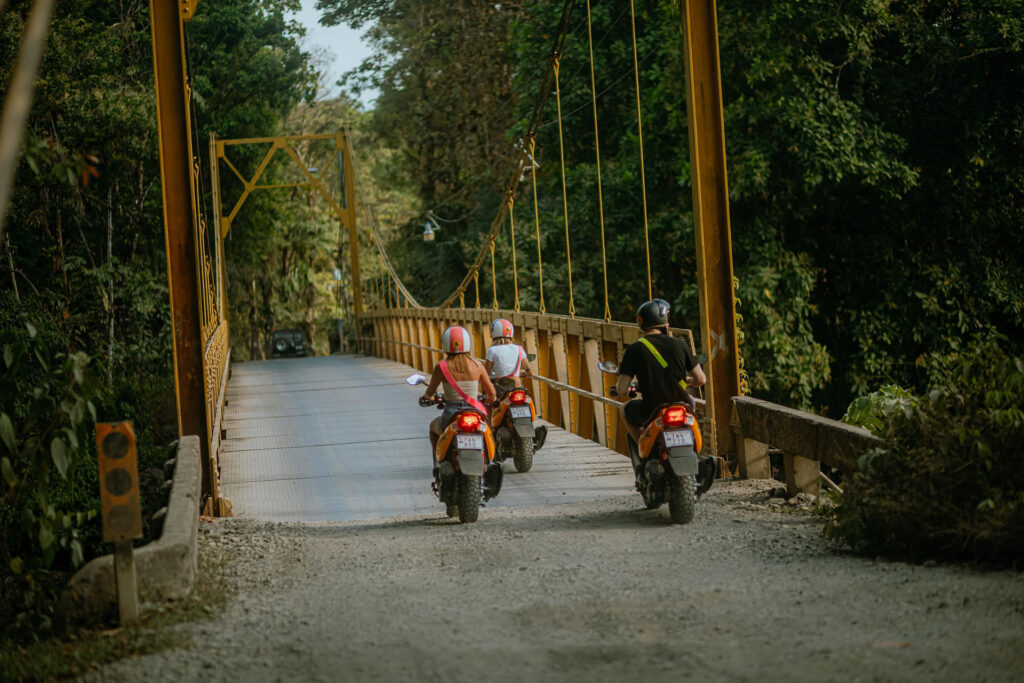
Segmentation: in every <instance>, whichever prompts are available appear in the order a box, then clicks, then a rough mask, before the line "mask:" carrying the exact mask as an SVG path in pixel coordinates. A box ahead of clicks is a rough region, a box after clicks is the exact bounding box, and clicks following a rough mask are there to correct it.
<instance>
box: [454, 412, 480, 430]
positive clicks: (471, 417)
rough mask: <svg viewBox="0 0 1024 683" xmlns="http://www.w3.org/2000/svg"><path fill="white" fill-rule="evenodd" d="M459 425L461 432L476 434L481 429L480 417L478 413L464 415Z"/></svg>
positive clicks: (459, 420) (460, 418)
mask: <svg viewBox="0 0 1024 683" xmlns="http://www.w3.org/2000/svg"><path fill="white" fill-rule="evenodd" d="M457 423H458V427H459V431H460V432H475V431H476V430H477V429H478V428H479V427H480V416H479V415H477V414H476V413H462V414H460V415H459V417H458V418H457Z"/></svg>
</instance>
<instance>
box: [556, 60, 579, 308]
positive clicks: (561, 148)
mask: <svg viewBox="0 0 1024 683" xmlns="http://www.w3.org/2000/svg"><path fill="white" fill-rule="evenodd" d="M560 63H561V55H556V56H555V59H554V63H553V66H554V69H555V103H556V104H557V106H558V155H559V160H560V161H561V165H562V215H563V216H564V217H565V263H566V265H567V266H568V268H569V317H571V318H575V317H576V302H575V301H574V300H573V296H572V252H571V250H570V249H569V198H568V197H567V196H566V194H565V143H564V141H563V139H562V90H561V88H560V87H559V84H558V69H559V64H560Z"/></svg>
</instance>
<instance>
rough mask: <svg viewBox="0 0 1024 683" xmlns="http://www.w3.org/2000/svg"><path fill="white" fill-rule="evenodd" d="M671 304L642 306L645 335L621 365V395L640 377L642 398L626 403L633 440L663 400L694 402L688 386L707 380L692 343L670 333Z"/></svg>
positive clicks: (657, 302) (656, 302)
mask: <svg viewBox="0 0 1024 683" xmlns="http://www.w3.org/2000/svg"><path fill="white" fill-rule="evenodd" d="M669 308H670V306H669V303H668V302H667V301H665V300H664V299H654V300H653V301H648V302H647V303H645V304H643V305H642V306H640V308H638V309H637V312H636V321H637V325H639V326H640V327H641V328H642V329H643V331H644V336H643V337H641V338H640V340H639V341H637V342H634V343H633V344H630V346H629V348H627V349H626V353H625V354H623V356H622V365H620V366H619V381H618V383H617V384H616V390H617V391H618V395H619V396H625V395H626V393H627V392H628V391H629V383H630V381H631V380H632V378H633V377H636V381H637V389H638V390H639V392H640V395H641V397H642V398H639V399H634V400H632V401H629V402H628V403H624V404H623V405H622V417H623V421H624V422H625V423H626V430H627V431H628V432H629V434H630V436H632V437H633V441H637V442H638V441H639V440H640V429H641V428H642V427H643V426H644V424H646V423H647V420H649V419H650V417H651V415H653V414H654V412H655V411H656V410H657V408H658V406H660V405H661V404H663V403H675V402H677V401H687V402H690V398H689V395H688V394H687V393H686V388H685V387H686V386H692V387H700V386H703V385H704V383H705V382H706V381H707V379H706V378H705V376H704V371H703V370H702V369H701V367H700V365H698V364H697V361H696V360H694V358H693V354H691V353H690V346H689V344H687V343H686V342H685V341H684V340H682V339H680V338H678V337H671V336H669V334H668V311H669ZM691 404H692V402H691Z"/></svg>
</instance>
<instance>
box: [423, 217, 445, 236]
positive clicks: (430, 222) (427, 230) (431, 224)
mask: <svg viewBox="0 0 1024 683" xmlns="http://www.w3.org/2000/svg"><path fill="white" fill-rule="evenodd" d="M426 215H427V220H426V221H425V222H424V224H423V241H424V242H433V241H434V236H435V233H436V232H437V231H438V230H440V229H441V226H440V225H438V224H437V223H436V222H435V221H434V219H433V218H432V217H431V214H430V211H427V214H426Z"/></svg>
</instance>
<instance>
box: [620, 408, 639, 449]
mask: <svg viewBox="0 0 1024 683" xmlns="http://www.w3.org/2000/svg"><path fill="white" fill-rule="evenodd" d="M627 405H629V403H623V404H622V405H620V406H619V413H621V416H622V424H624V425H626V432H627V433H628V434H629V435H630V436H631V437H633V441H635V442H637V443H640V428H639V427H635V426H633V425H632V424H630V422H629V420H628V419H627V418H626V406H627ZM626 457H627V458H628V457H629V456H628V455H627V456H626Z"/></svg>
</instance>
